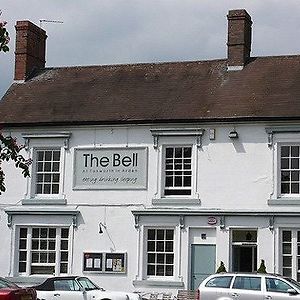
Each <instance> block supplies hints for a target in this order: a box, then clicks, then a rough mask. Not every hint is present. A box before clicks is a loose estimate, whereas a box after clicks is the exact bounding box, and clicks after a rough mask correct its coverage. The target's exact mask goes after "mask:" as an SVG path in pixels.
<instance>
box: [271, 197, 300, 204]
mask: <svg viewBox="0 0 300 300" xmlns="http://www.w3.org/2000/svg"><path fill="white" fill-rule="evenodd" d="M268 205H300V198H278V199H269V200H268Z"/></svg>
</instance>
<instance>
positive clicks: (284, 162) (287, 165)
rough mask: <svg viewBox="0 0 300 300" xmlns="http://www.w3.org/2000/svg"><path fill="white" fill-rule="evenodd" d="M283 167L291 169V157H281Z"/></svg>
mask: <svg viewBox="0 0 300 300" xmlns="http://www.w3.org/2000/svg"><path fill="white" fill-rule="evenodd" d="M281 169H289V159H288V158H282V159H281Z"/></svg>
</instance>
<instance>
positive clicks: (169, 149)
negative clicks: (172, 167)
mask: <svg viewBox="0 0 300 300" xmlns="http://www.w3.org/2000/svg"><path fill="white" fill-rule="evenodd" d="M173 153H174V149H173V148H166V157H168V158H169V157H173Z"/></svg>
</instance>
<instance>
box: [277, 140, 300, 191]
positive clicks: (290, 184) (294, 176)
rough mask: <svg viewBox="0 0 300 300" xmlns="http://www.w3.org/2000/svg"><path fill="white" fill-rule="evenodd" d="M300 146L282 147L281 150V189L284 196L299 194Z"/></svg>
mask: <svg viewBox="0 0 300 300" xmlns="http://www.w3.org/2000/svg"><path fill="white" fill-rule="evenodd" d="M299 148H300V146H296V145H293V146H286V145H285V146H281V148H280V178H281V182H280V189H281V194H282V195H293V194H299V185H300V178H299V173H300V168H299V160H300V155H299Z"/></svg>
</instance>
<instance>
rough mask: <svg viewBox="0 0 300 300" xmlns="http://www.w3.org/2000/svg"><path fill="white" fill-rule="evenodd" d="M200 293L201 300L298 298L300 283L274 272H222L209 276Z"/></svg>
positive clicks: (281, 299)
mask: <svg viewBox="0 0 300 300" xmlns="http://www.w3.org/2000/svg"><path fill="white" fill-rule="evenodd" d="M198 295H199V300H258V299H259V300H263V299H264V300H265V299H269V300H271V299H273V300H285V299H289V300H293V299H295V300H296V299H300V284H299V283H298V282H296V281H295V280H293V279H291V278H287V277H282V276H279V275H273V274H259V273H257V274H252V273H251V274H250V273H248V274H247V273H245V274H244V273H243V274H241V273H221V274H213V275H211V276H209V277H207V278H206V279H205V280H204V281H203V282H202V283H201V284H200V286H199V288H198Z"/></svg>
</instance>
